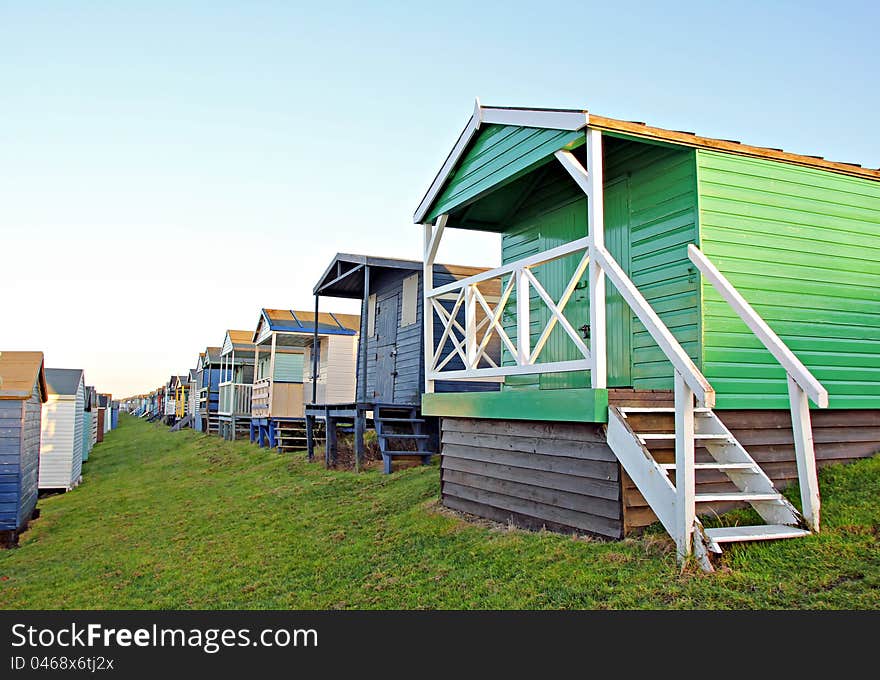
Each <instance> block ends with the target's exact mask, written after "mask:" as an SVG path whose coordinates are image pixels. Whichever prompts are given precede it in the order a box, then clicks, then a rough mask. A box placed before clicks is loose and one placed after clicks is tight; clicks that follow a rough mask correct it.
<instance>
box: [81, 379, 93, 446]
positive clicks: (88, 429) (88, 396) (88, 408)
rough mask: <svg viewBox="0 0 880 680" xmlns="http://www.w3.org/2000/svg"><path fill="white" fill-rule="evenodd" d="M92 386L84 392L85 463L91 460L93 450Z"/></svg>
mask: <svg viewBox="0 0 880 680" xmlns="http://www.w3.org/2000/svg"><path fill="white" fill-rule="evenodd" d="M93 390H94V388H93V387H92V386H91V385H86V386H85V390H84V391H83V426H82V438H83V444H82V454H83V458H82V459H83V462H84V463H85V462H86V461H87V460H88V459H89V453H90V452H91V450H92V391H93Z"/></svg>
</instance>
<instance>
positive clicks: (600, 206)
mask: <svg viewBox="0 0 880 680" xmlns="http://www.w3.org/2000/svg"><path fill="white" fill-rule="evenodd" d="M602 177H603V169H602V133H601V132H600V131H599V130H594V129H592V128H590V129H588V130H587V182H588V186H589V189H590V190H589V193H588V194H587V221H588V225H587V229H588V234H589V236H590V239H591V247H590V273H589V292H590V386H591V387H592V388H593V389H602V388H605V387H607V385H608V382H607V381H608V365H607V362H608V353H607V348H606V343H607V335H606V320H605V272H604V271H603V270H602V267H601V266H600V265H599V263H598V261H597V260H596V258H595V257H594V256H593V255H594V253H593V246H598V247H602V248H604V247H605V206H604V197H603V186H602V185H603V179H602Z"/></svg>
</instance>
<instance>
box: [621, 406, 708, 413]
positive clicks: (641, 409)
mask: <svg viewBox="0 0 880 680" xmlns="http://www.w3.org/2000/svg"><path fill="white" fill-rule="evenodd" d="M620 412H621V413H623V414H629V413H675V408H673V407H672V406H621V407H620ZM694 413H712V409H710V408H702V407H701V408H695V409H694Z"/></svg>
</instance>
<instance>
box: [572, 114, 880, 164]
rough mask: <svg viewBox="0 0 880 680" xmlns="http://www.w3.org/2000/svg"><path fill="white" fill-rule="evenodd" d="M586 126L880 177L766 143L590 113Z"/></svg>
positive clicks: (685, 144)
mask: <svg viewBox="0 0 880 680" xmlns="http://www.w3.org/2000/svg"><path fill="white" fill-rule="evenodd" d="M588 127H591V128H595V129H597V130H602V131H605V132H617V133H619V134H626V135H632V136H633V137H641V138H643V139H650V140H654V141H660V142H669V143H671V144H682V145H684V146H691V147H695V148H701V149H708V150H713V151H722V152H725V153H732V154H736V155H739V156H750V157H752V158H767V159H770V160H776V161H781V162H784V163H790V164H794V165H801V166H804V167H811V168H818V169H820V170H829V171H832V172H836V173H839V174H844V175H850V176H852V177H862V178H866V179H873V180H880V168H876V169H874V168H864V167H861V166H859V165H854V164H851V163H841V162H838V161H829V160H826V159H824V158H819V157H816V156H808V155H805V154H799V153H792V152H790V151H783V150H782V149H772V148H769V147H765V146H753V145H751V144H742V143H740V142H735V141H731V140H726V139H716V138H714V137H703V136H701V135H697V134H694V133H691V132H681V131H678V130H667V129H666V128H659V127H653V126H651V125H645V124H644V123H634V122H631V121H625V120H618V119H616V118H607V117H605V116H597V115H595V114H592V113H591V114H590V119H589V123H588Z"/></svg>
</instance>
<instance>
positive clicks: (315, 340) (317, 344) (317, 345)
mask: <svg viewBox="0 0 880 680" xmlns="http://www.w3.org/2000/svg"><path fill="white" fill-rule="evenodd" d="M320 299H321V296H320V295H318V294H315V332H314V333H313V335H312V403H313V404H316V403H317V402H318V352H320V351H321V338H319V337H318V301H319V300H320Z"/></svg>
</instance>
